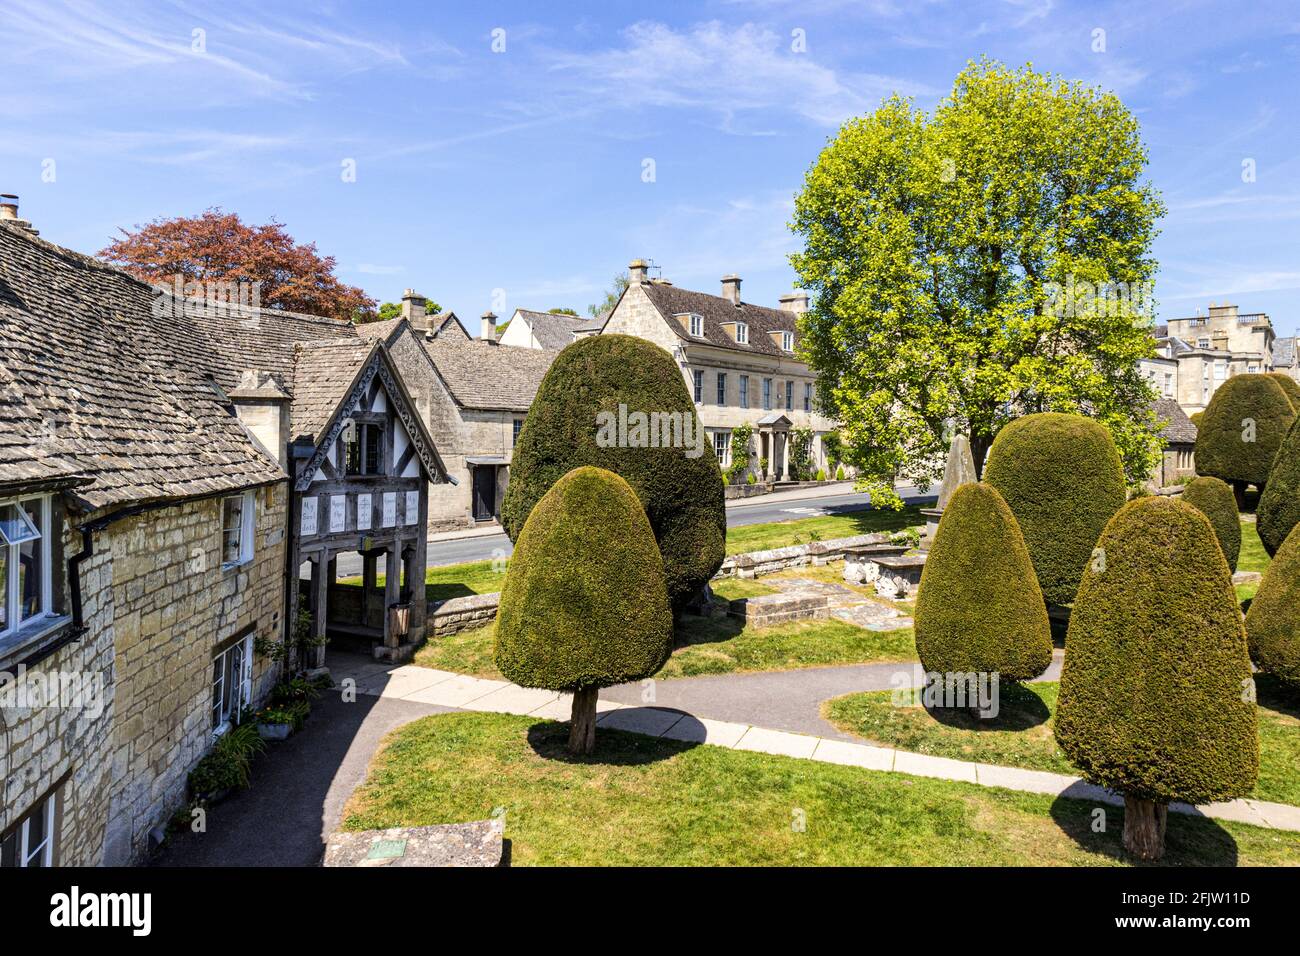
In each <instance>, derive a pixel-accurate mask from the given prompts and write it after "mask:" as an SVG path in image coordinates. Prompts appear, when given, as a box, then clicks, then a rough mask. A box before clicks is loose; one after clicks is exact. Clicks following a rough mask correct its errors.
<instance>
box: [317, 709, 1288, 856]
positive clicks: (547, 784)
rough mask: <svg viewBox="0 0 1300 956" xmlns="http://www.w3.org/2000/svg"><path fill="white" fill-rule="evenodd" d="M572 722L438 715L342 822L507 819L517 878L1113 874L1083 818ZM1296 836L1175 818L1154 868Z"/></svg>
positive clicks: (390, 749)
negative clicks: (571, 871) (1014, 871)
mask: <svg viewBox="0 0 1300 956" xmlns="http://www.w3.org/2000/svg"><path fill="white" fill-rule="evenodd" d="M567 735H568V728H567V725H565V724H562V723H555V722H552V721H539V720H537V719H536V718H531V717H516V716H511V715H505V714H444V715H439V716H433V717H425V718H422V719H420V720H417V721H415V722H413V723H410V724H407V725H406V726H404V727H402V728H400V729H398V730H396V731H394V732H393V734H392V735H390V736H389V738H388V740H387V744H386V746H385V747H384V749H383V750H382V751H381V752H380V753H379V754H378V755H377V757H376V758H375V760H374V761H373V763H372V764H371V768H370V773H369V776H368V779H367V780H366V782H365V783H364V784H363V785H362V786H361V787H359V788H358V790H357V791H356V793H355V794H353V796H352V798H351V800H350V801H349V802H348V805H347V807H346V808H345V810H344V815H343V817H344V824H343V825H344V827H345V828H346V829H350V830H367V829H378V828H386V827H396V826H426V825H432V824H439V823H456V822H465V821H470V820H482V819H485V818H487V817H488V816H490V815H491V814H492V813H493V812H494V811H496V810H497V808H500V809H502V810H504V813H505V836H506V839H507V840H508V841H509V844H510V850H509V852H510V862H511V864H512V865H516V866H519V865H543V866H545V865H575V866H582V865H589V866H693V865H699V866H787V865H812V866H818V865H820V866H844V865H904V866H915V865H936V866H981V865H983V866H989V865H992V866H1015V865H1041V866H1046V865H1053V866H1093V865H1096V866H1112V865H1121V864H1123V863H1126V862H1127V860H1126V858H1125V857H1124V856H1123V853H1122V850H1121V849H1120V835H1121V833H1122V830H1123V825H1122V817H1123V811H1122V810H1121V809H1120V808H1116V807H1108V808H1107V815H1108V817H1109V822H1108V825H1107V827H1106V832H1104V833H1094V832H1093V830H1092V825H1091V824H1092V810H1093V809H1094V808H1093V807H1092V806H1091V805H1089V804H1088V803H1085V802H1081V801H1075V800H1067V799H1062V798H1054V797H1050V796H1042V795H1038V794H1025V793H1014V792H1011V791H1006V790H998V789H992V788H984V787H978V786H976V785H974V784H966V783H956V782H951V781H942V780H932V779H926V778H917V777H907V776H904V775H901V774H890V773H879V772H873V771H868V770H862V769H858V768H853V767H842V766H836V765H832V764H822V763H817V762H815V761H809V760H797V759H794V758H789V757H777V756H771V755H767V754H760V753H751V752H745V751H736V750H728V749H725V748H721V747H712V746H695V745H690V744H684V743H677V742H674V741H670V740H664V739H656V738H651V737H645V736H640V735H637V734H630V733H622V732H620V731H615V730H600V731H598V732H597V734H596V752H595V753H594V754H592V755H591V756H590V757H585V758H573V757H570V756H569V755H568V754H567V753H566V751H565V741H566V739H567ZM1298 860H1300V834H1297V833H1288V832H1283V831H1272V830H1264V829H1260V828H1256V827H1251V826H1246V825H1243V824H1236V823H1228V822H1219V821H1213V820H1208V819H1202V818H1195V817H1188V816H1182V815H1175V814H1170V818H1169V828H1168V834H1167V852H1166V856H1165V861H1164V862H1165V863H1167V864H1172V865H1235V864H1242V865H1279V864H1295V863H1296V862H1297V861H1298Z"/></svg>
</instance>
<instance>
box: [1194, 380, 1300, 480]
mask: <svg viewBox="0 0 1300 956" xmlns="http://www.w3.org/2000/svg"><path fill="white" fill-rule="evenodd" d="M1294 419H1295V412H1294V411H1293V410H1292V408H1291V402H1290V401H1289V400H1288V399H1287V397H1286V392H1284V391H1282V386H1280V385H1278V384H1277V382H1276V381H1275V380H1274V379H1272V378H1270V377H1269V376H1267V375H1235V376H1233V377H1232V378H1230V379H1228V380H1227V381H1226V382H1224V383H1223V384H1222V385H1220V386H1219V389H1218V391H1216V392H1215V393H1214V397H1213V398H1211V399H1210V404H1209V407H1208V408H1206V409H1205V415H1204V417H1203V418H1202V419H1201V422H1200V425H1199V426H1198V427H1197V431H1196V471H1197V472H1198V473H1199V474H1202V475H1211V476H1213V477H1215V478H1221V479H1223V480H1224V481H1226V482H1228V484H1230V485H1233V487H1234V490H1237V491H1238V492H1241V491H1244V490H1245V487H1246V485H1256V486H1258V487H1259V488H1261V489H1262V488H1264V486H1265V484H1266V483H1267V482H1268V473H1269V469H1270V468H1272V467H1273V459H1274V457H1276V455H1277V450H1278V446H1280V445H1281V444H1282V439H1283V437H1284V436H1285V435H1286V433H1287V429H1288V428H1290V427H1291V422H1292V421H1293V420H1294Z"/></svg>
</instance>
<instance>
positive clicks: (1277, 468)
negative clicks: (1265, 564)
mask: <svg viewBox="0 0 1300 956" xmlns="http://www.w3.org/2000/svg"><path fill="white" fill-rule="evenodd" d="M1255 522H1256V523H1255V530H1256V531H1258V532H1259V540H1260V541H1262V542H1263V543H1264V550H1265V551H1267V552H1268V553H1269V556H1270V557H1272V556H1274V555H1276V554H1277V550H1278V548H1280V547H1282V542H1283V541H1285V540H1286V539H1287V536H1288V535H1290V534H1291V529H1292V528H1294V527H1295V526H1296V525H1297V524H1300V417H1297V418H1296V420H1295V421H1294V422H1292V423H1291V429H1290V431H1288V432H1287V433H1286V437H1285V438H1284V439H1282V444H1281V446H1279V447H1278V450H1277V457H1275V458H1274V459H1273V467H1272V468H1271V469H1269V473H1268V483H1267V484H1266V485H1265V486H1264V491H1263V493H1262V494H1261V495H1260V496H1259V504H1258V506H1257V507H1256V508H1255Z"/></svg>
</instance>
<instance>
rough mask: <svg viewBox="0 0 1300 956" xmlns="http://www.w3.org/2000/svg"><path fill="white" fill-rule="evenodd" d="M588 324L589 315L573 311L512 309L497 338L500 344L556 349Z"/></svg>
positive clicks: (556, 350)
mask: <svg viewBox="0 0 1300 956" xmlns="http://www.w3.org/2000/svg"><path fill="white" fill-rule="evenodd" d="M590 324H591V323H590V320H589V319H583V318H580V317H579V316H576V315H563V314H556V313H553V312H534V311H532V310H531V309H515V312H514V315H512V316H511V317H510V321H509V322H508V323H507V324H506V327H505V329H504V331H502V332H501V334H500V336H499V337H498V339H499V341H500V343H501V344H502V345H510V346H515V347H517V348H523V349H546V350H548V351H551V352H558V351H560V349H562V348H564V347H565V346H566V345H568V344H569V343H571V342H572V341H573V339H574V336H575V334H576V333H578V332H580V331H582V330H583V329H584V328H585V327H587V326H588V325H590Z"/></svg>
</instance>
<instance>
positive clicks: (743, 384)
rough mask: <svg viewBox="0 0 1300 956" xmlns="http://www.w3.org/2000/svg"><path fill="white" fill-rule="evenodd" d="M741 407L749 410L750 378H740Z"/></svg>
mask: <svg viewBox="0 0 1300 956" xmlns="http://www.w3.org/2000/svg"><path fill="white" fill-rule="evenodd" d="M740 407H741V408H749V376H748V375H742V376H740Z"/></svg>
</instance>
